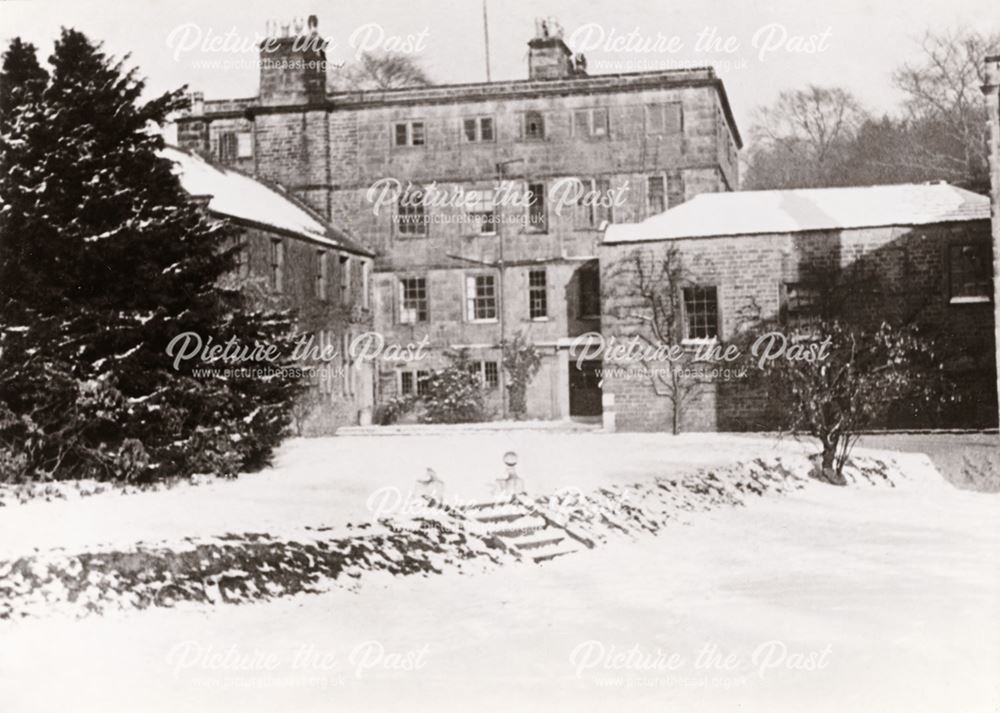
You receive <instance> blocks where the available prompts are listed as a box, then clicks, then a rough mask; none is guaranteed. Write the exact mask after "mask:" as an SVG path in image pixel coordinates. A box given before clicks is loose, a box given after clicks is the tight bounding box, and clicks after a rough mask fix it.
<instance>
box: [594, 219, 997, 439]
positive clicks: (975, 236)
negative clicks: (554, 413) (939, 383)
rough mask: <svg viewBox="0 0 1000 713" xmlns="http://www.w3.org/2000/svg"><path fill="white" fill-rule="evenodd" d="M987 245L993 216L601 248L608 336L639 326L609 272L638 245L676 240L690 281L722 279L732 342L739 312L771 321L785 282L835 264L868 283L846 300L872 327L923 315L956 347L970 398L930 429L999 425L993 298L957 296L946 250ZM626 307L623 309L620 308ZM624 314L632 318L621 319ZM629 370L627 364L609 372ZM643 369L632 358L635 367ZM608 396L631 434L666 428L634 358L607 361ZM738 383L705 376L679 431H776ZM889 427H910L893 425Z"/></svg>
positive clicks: (665, 410)
mask: <svg viewBox="0 0 1000 713" xmlns="http://www.w3.org/2000/svg"><path fill="white" fill-rule="evenodd" d="M988 241H989V227H988V225H987V224H986V222H985V221H976V222H970V223H962V224H942V225H934V226H913V227H908V226H905V227H883V228H869V229H857V230H845V231H832V232H816V233H802V234H792V235H758V236H737V237H718V238H697V239H685V240H676V241H669V242H651V243H638V244H615V245H607V246H603V247H602V248H601V251H600V259H601V266H602V273H603V280H604V284H603V285H602V292H603V293H604V305H603V309H602V313H603V314H602V333H603V334H604V336H605V338H606V339H608V338H611V337H612V336H614V337H618V338H620V339H622V338H626V337H628V336H630V335H632V334H635V333H636V332H637V329H638V327H637V323H636V320H635V319H630V318H629V316H628V315H630V314H635V313H637V312H639V309H638V308H636V309H632V308H628V307H625V306H626V305H627V304H629V300H630V299H631V300H632V302H633V303H634V298H630V297H629V296H628V295H627V292H628V290H627V289H623V288H625V286H624V285H621V284H615V281H614V279H613V278H612V277H611V275H612V273H613V269H614V265H615V264H618V263H619V261H621V260H623V259H627V257H628V256H629V255H630V254H631V253H632V252H633V251H635V250H639V251H641V252H642V254H643V255H644V256H646V259H651V258H654V257H657V256H662V255H663V254H664V253H665V251H666V250H667V249H668V248H669V247H670V246H675V247H676V248H677V249H678V251H679V253H680V256H681V260H682V263H683V265H684V270H685V273H686V275H687V276H688V277H689V278H690V282H691V283H693V284H698V285H706V286H708V285H714V286H716V287H717V290H718V301H719V310H720V331H721V334H722V339H723V341H725V340H727V339H730V338H732V336H733V335H734V333H735V332H736V330H737V328H738V326H739V322H740V314H741V310H743V309H744V308H746V307H747V306H748V305H755V306H756V308H759V311H760V314H761V316H763V317H765V318H767V317H774V316H777V315H779V314H780V310H781V309H782V299H783V298H782V283H794V282H799V281H803V280H804V279H808V276H809V274H810V273H812V272H813V271H819V272H820V273H823V272H826V273H827V274H829V272H830V271H831V268H834V267H840V268H845V269H849V270H852V271H854V273H853V274H854V275H855V276H856V277H857V278H858V279H859V280H860V284H865V278H866V276H870V277H872V278H875V277H877V278H878V279H877V280H876V279H872V280H871V281H870V284H872V285H875V284H880V285H881V287H879V288H878V289H875V288H872V290H870V291H869V290H865V289H862V290H860V291H858V292H857V294H855V295H854V296H853V297H852V298H851V299H849V300H848V302H847V303H846V304H845V309H846V310H849V311H850V313H851V314H852V315H853V316H854V317H855V318H861V319H862V320H865V321H867V322H869V323H871V324H877V323H879V322H880V321H881V320H883V319H890V320H891V319H894V318H902V317H905V316H907V315H911V314H915V315H917V319H916V321H917V322H918V323H920V324H923V325H925V326H927V327H929V328H930V329H932V330H934V331H936V332H938V333H940V334H941V335H942V336H943V339H944V343H946V344H947V345H948V347H949V349H950V350H952V351H953V353H954V355H956V356H953V357H952V358H951V360H950V362H949V372H950V373H951V375H952V376H953V377H955V379H956V381H959V382H960V385H961V389H960V391H961V392H962V393H963V398H964V400H963V401H962V402H961V403H960V404H958V405H957V406H956V407H955V408H954V409H952V410H951V411H950V412H947V413H944V414H940V419H942V421H939V422H938V423H931V422H928V423H926V424H918V425H925V426H932V425H937V426H942V425H952V426H983V425H990V424H991V423H992V424H995V423H996V415H995V410H996V406H995V400H994V397H993V396H992V388H991V383H992V382H993V380H994V379H995V377H994V373H995V368H996V367H995V362H994V359H993V356H992V355H993V354H994V344H993V337H992V334H993V317H992V305H991V304H988V303H981V304H952V303H951V302H950V300H949V285H948V271H947V255H948V253H947V250H948V246H949V245H952V244H956V243H968V242H976V243H983V242H988ZM623 307H625V308H624V309H623ZM623 315H626V316H623ZM613 366H621V367H624V368H625V369H624V370H623V371H616V370H615V369H613V368H611V367H613ZM632 366H633V367H634V365H632ZM604 367H605V372H604V393H605V394H608V393H611V394H614V398H615V410H616V412H617V417H616V418H617V426H618V428H619V429H622V430H638V431H657V430H669V428H670V425H671V409H670V402H669V399H667V398H666V397H665V396H661V395H658V394H657V393H656V392H655V390H654V388H653V386H652V383H651V380H650V378H649V377H648V376H642V375H641V374H640V373H638V371H637V370H635V369H634V368H631V369H630V368H629V367H630V364H629V363H622V364H617V365H615V364H610V363H607V362H606V363H605V365H604ZM740 381H741V380H740V379H739V378H738V377H737V378H734V379H726V378H725V375H723V378H721V379H717V380H715V381H709V382H706V383H705V384H704V385H703V387H702V388H701V390H700V394H699V396H698V398H696V399H694V400H692V402H691V404H690V406H689V408H688V409H687V411H686V413H685V414H684V417H683V420H682V429H683V430H688V431H703V430H762V429H764V428H766V427H767V423H768V416H767V415H768V409H769V408H771V407H772V405H769V404H767V403H766V402H765V401H764V400H763V399H762V397H761V395H760V394H756V393H753V392H752V391H750V390H748V389H747V388H745V386H741V385H740ZM886 425H888V426H909V425H913V424H909V423H906V424H904V423H890V424H886Z"/></svg>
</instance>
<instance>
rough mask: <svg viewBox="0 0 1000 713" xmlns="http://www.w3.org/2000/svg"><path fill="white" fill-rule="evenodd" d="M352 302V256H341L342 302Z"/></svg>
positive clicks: (347, 303) (343, 303) (344, 303)
mask: <svg viewBox="0 0 1000 713" xmlns="http://www.w3.org/2000/svg"><path fill="white" fill-rule="evenodd" d="M350 303H351V258H349V257H348V256H347V255H341V256H340V304H342V305H349V304H350Z"/></svg>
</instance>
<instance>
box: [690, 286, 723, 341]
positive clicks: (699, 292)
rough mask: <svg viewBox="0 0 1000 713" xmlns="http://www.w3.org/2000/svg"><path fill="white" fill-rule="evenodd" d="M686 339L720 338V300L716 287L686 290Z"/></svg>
mask: <svg viewBox="0 0 1000 713" xmlns="http://www.w3.org/2000/svg"><path fill="white" fill-rule="evenodd" d="M684 326H685V327H686V331H685V338H686V339H691V340H695V339H718V338H719V300H718V295H717V291H716V288H715V287H685V288H684Z"/></svg>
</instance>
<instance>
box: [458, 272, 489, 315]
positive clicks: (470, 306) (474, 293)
mask: <svg viewBox="0 0 1000 713" xmlns="http://www.w3.org/2000/svg"><path fill="white" fill-rule="evenodd" d="M465 299H466V317H467V318H468V320H469V321H470V322H486V321H493V320H495V319H496V318H497V291H496V280H495V278H494V276H493V275H469V276H468V277H466V278H465Z"/></svg>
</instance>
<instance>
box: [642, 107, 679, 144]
mask: <svg viewBox="0 0 1000 713" xmlns="http://www.w3.org/2000/svg"><path fill="white" fill-rule="evenodd" d="M646 133H647V134H648V135H650V136H658V135H667V136H670V135H675V134H683V133H684V109H683V106H682V105H681V103H680V102H671V103H669V104H650V105H648V106H647V107H646Z"/></svg>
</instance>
